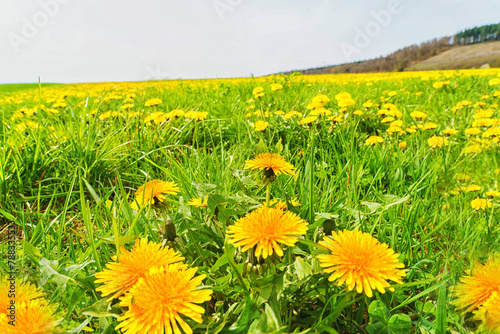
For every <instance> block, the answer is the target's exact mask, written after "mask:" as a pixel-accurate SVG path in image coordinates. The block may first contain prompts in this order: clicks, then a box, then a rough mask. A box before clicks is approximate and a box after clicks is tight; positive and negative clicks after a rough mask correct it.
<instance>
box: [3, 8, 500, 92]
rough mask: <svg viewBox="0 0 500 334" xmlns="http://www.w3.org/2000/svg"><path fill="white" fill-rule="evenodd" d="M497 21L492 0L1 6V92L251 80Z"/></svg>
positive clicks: (499, 14)
mask: <svg viewBox="0 0 500 334" xmlns="http://www.w3.org/2000/svg"><path fill="white" fill-rule="evenodd" d="M499 22H500V1H498V0H475V1H470V0H433V1H427V0H422V1H420V0H383V1H380V0H351V1H347V0H330V1H326V0H175V1H174V0H142V1H132V0H34V1H33V0H0V83H26V82H38V77H40V80H41V81H42V82H58V83H75V82H103V81H142V80H162V79H179V78H182V79H195V78H224V77H244V76H251V75H254V76H260V75H268V74H271V73H278V72H284V71H290V70H296V69H307V68H314V67H322V66H327V65H334V64H341V63H346V62H351V61H357V60H365V59H371V58H375V57H379V56H381V55H387V54H390V53H392V52H393V51H396V50H398V49H400V48H403V47H405V46H409V45H411V44H415V43H420V42H424V41H427V40H430V39H433V38H435V37H441V36H446V35H453V34H455V33H457V32H458V31H460V30H462V29H464V28H468V27H474V26H480V25H484V24H491V23H499ZM0 89H1V88H0Z"/></svg>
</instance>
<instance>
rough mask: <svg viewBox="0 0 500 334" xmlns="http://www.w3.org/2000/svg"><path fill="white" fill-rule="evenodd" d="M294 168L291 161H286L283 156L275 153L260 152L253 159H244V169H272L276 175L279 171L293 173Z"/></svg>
mask: <svg viewBox="0 0 500 334" xmlns="http://www.w3.org/2000/svg"><path fill="white" fill-rule="evenodd" d="M294 168H295V167H294V166H293V165H292V164H291V163H289V162H286V160H285V158H283V157H282V156H281V155H279V154H276V153H261V154H259V155H258V156H256V157H255V158H254V159H252V160H247V161H245V169H251V170H256V169H263V170H266V171H267V170H270V169H272V171H273V172H274V174H276V175H278V174H281V173H283V174H288V175H295V173H294V172H293V169H294Z"/></svg>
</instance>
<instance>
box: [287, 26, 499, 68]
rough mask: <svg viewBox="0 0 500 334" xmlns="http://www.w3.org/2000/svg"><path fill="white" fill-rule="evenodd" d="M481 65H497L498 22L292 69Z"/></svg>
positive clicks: (474, 66)
mask: <svg viewBox="0 0 500 334" xmlns="http://www.w3.org/2000/svg"><path fill="white" fill-rule="evenodd" d="M482 66H485V67H488V66H489V67H500V23H498V24H490V25H485V26H481V27H474V28H469V29H465V30H463V31H461V32H459V33H457V34H455V35H454V36H447V37H442V38H439V39H438V38H435V39H433V40H431V41H428V42H424V43H420V44H418V45H411V46H408V47H405V48H403V49H400V50H398V51H396V52H394V53H392V54H390V55H388V56H386V57H379V58H375V59H370V60H365V61H358V62H354V63H347V64H341V65H332V66H326V67H319V68H312V69H306V70H299V71H295V72H301V73H303V74H329V73H367V72H396V71H419V70H445V69H469V68H478V67H482ZM288 73H291V72H288ZM288 73H285V74H288Z"/></svg>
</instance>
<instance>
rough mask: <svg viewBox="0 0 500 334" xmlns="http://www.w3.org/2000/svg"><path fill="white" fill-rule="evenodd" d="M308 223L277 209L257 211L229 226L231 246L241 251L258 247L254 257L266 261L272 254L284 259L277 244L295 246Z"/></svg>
mask: <svg viewBox="0 0 500 334" xmlns="http://www.w3.org/2000/svg"><path fill="white" fill-rule="evenodd" d="M307 225H308V223H307V222H306V221H305V220H303V219H302V218H300V217H299V216H297V215H296V214H294V213H293V212H290V211H283V210H281V209H280V208H259V209H257V210H255V211H252V212H250V213H248V214H247V215H245V216H244V217H242V218H240V219H238V220H237V221H236V223H235V224H234V225H232V226H229V230H228V235H229V238H230V239H231V240H230V242H231V243H232V244H234V245H235V246H237V247H238V246H243V249H242V251H243V252H245V251H247V250H248V249H250V248H252V247H254V246H257V247H256V249H255V256H256V257H259V256H261V255H262V257H263V258H264V259H265V258H267V257H268V256H270V255H272V254H273V253H274V252H276V254H277V255H278V256H283V250H282V249H281V247H280V246H279V245H278V243H281V244H284V245H287V246H290V247H291V246H294V245H295V243H296V242H297V240H298V238H297V237H296V236H295V235H303V234H305V233H306V232H307Z"/></svg>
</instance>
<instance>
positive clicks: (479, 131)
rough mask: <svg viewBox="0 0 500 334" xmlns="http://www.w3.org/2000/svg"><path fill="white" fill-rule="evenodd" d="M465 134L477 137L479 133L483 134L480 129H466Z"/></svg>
mask: <svg viewBox="0 0 500 334" xmlns="http://www.w3.org/2000/svg"><path fill="white" fill-rule="evenodd" d="M464 132H465V133H466V134H468V135H477V134H479V133H481V129H478V128H468V129H465V130H464Z"/></svg>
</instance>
